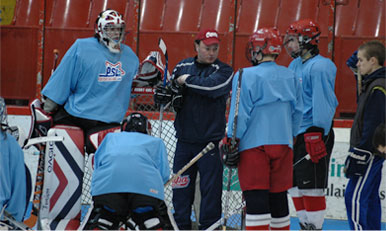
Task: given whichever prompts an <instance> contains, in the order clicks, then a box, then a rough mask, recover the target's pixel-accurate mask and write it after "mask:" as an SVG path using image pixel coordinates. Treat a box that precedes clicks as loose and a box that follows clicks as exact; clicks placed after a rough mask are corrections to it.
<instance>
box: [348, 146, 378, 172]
mask: <svg viewBox="0 0 386 231" xmlns="http://www.w3.org/2000/svg"><path fill="white" fill-rule="evenodd" d="M371 158H372V153H371V152H369V151H367V150H363V149H359V148H354V149H353V151H352V152H350V153H349V155H348V156H347V158H346V161H345V163H344V173H345V174H346V177H348V178H350V177H353V176H363V175H365V173H366V170H367V167H368V165H369V162H370V160H371Z"/></svg>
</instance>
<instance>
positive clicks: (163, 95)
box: [154, 85, 173, 105]
mask: <svg viewBox="0 0 386 231" xmlns="http://www.w3.org/2000/svg"><path fill="white" fill-rule="evenodd" d="M172 94H173V92H172V91H171V90H170V88H169V87H168V86H163V85H158V86H157V87H156V88H155V92H154V103H155V104H156V105H162V104H164V105H165V104H167V103H169V102H170V101H172Z"/></svg>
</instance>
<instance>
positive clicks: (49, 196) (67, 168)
mask: <svg viewBox="0 0 386 231" xmlns="http://www.w3.org/2000/svg"><path fill="white" fill-rule="evenodd" d="M48 136H63V137H64V140H63V142H48V143H47V145H46V151H45V166H44V184H43V192H42V201H41V208H40V218H41V223H42V228H43V229H50V230H54V229H63V230H64V229H66V230H67V229H77V228H78V227H79V224H80V215H81V195H82V182H83V172H84V136H83V131H82V130H81V129H80V128H78V127H73V126H64V125H58V126H55V127H53V128H51V129H50V130H49V131H48Z"/></svg>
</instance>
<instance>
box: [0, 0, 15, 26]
mask: <svg viewBox="0 0 386 231" xmlns="http://www.w3.org/2000/svg"><path fill="white" fill-rule="evenodd" d="M15 6H16V0H1V1H0V25H9V24H11V23H12V19H13V15H14V13H15Z"/></svg>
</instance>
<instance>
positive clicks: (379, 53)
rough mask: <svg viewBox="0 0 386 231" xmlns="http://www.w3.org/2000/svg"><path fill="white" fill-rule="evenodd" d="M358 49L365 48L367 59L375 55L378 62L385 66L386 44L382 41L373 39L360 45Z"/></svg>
mask: <svg viewBox="0 0 386 231" xmlns="http://www.w3.org/2000/svg"><path fill="white" fill-rule="evenodd" d="M358 50H364V51H365V52H364V56H365V58H366V59H367V60H369V59H370V58H371V57H375V58H376V59H377V60H378V64H379V65H381V66H383V63H384V62H385V45H383V43H382V42H381V41H378V40H372V41H369V42H366V43H364V44H362V45H360V46H359V48H358Z"/></svg>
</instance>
